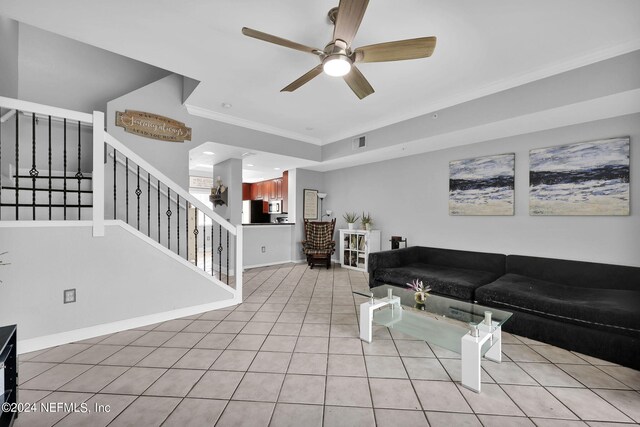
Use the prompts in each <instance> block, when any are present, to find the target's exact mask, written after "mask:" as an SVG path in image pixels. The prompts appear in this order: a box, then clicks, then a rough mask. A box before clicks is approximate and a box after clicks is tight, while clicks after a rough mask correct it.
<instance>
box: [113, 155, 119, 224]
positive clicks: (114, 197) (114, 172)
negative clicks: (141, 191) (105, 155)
mask: <svg viewBox="0 0 640 427" xmlns="http://www.w3.org/2000/svg"><path fill="white" fill-rule="evenodd" d="M117 154H118V151H117V150H116V149H115V148H114V149H113V219H118V213H117V211H116V200H117V196H116V163H117V161H116V159H117Z"/></svg>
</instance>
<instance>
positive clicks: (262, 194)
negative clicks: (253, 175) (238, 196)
mask: <svg viewBox="0 0 640 427" xmlns="http://www.w3.org/2000/svg"><path fill="white" fill-rule="evenodd" d="M288 192H289V172H287V171H285V172H284V173H283V174H282V178H275V179H270V180H268V181H261V182H254V183H253V184H246V183H245V184H242V200H267V201H271V200H282V202H283V203H282V208H283V212H287V211H288V208H289V206H288V202H289V197H288Z"/></svg>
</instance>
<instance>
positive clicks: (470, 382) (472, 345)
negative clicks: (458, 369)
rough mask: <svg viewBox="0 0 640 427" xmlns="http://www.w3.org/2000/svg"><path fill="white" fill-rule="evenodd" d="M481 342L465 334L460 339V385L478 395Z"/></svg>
mask: <svg viewBox="0 0 640 427" xmlns="http://www.w3.org/2000/svg"><path fill="white" fill-rule="evenodd" d="M483 341H484V340H481V339H479V338H476V337H472V336H471V335H469V334H467V335H465V336H464V337H462V354H461V359H462V361H461V362H462V385H463V386H465V387H466V388H468V389H471V390H473V391H475V392H476V393H480V369H481V368H480V349H481V347H482V342H483Z"/></svg>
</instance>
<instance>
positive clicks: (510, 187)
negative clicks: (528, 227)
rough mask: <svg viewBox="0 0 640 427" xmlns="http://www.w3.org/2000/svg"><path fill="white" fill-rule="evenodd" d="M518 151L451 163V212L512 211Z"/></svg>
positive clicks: (497, 213) (501, 213)
mask: <svg viewBox="0 0 640 427" xmlns="http://www.w3.org/2000/svg"><path fill="white" fill-rule="evenodd" d="M514 182H515V154H513V153H511V154H498V155H495V156H486V157H476V158H473V159H465V160H455V161H452V162H450V163H449V215H513V213H514V204H513V203H514Z"/></svg>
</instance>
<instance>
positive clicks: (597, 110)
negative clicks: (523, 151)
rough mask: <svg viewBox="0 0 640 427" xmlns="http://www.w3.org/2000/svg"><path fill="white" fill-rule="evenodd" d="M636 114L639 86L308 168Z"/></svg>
mask: <svg viewBox="0 0 640 427" xmlns="http://www.w3.org/2000/svg"><path fill="white" fill-rule="evenodd" d="M637 113H640V89H634V90H629V91H626V92H621V93H617V94H614V95H607V96H603V97H601V98H595V99H591V100H588V101H583V102H578V103H575V104H569V105H564V106H562V107H557V108H552V109H549V110H544V111H539V112H536V113H530V114H524V115H521V116H518V117H512V118H509V119H505V120H501V121H498V122H492V123H487V124H483V125H479V126H474V127H470V128H466V129H460V130H456V131H453V132H449V133H446V134H441V135H434V136H430V137H428V138H421V139H417V140H414V141H408V142H404V143H400V144H395V145H391V146H386V147H382V148H379V149H376V150H370V151H366V152H362V153H358V154H353V155H350V156H345V157H338V158H335V159H331V160H325V161H323V162H322V163H320V164H318V165H314V166H308V167H305V169H310V170H315V171H319V172H327V171H331V170H336V169H344V168H349V167H354V166H359V165H364V164H368V163H375V162H381V161H384V160H390V159H395V158H400V157H407V156H413V155H418V154H422V153H427V152H431V151H437V150H443V149H447V148H453V147H458V146H463V145H472V144H477V143H481V142H486V141H492V140H496V139H501V138H509V137H514V136H518V135H525V134H530V133H534V132H541V131H546V130H550V129H557V128H561V127H565V126H572V125H578V124H582V123H588V122H593V121H597V120H605V119H611V118H614V117H620V116H625V115H629V114H637Z"/></svg>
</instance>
